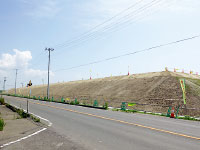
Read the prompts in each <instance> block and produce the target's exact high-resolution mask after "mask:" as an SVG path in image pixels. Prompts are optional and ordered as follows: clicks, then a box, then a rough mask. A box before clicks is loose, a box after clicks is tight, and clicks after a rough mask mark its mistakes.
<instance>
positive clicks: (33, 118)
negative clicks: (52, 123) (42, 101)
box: [30, 115, 40, 122]
mask: <svg viewBox="0 0 200 150" xmlns="http://www.w3.org/2000/svg"><path fill="white" fill-rule="evenodd" d="M30 116H31V119H32V120H33V121H34V122H40V118H37V117H35V116H33V115H30Z"/></svg>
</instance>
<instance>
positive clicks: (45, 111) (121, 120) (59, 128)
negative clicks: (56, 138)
mask: <svg viewBox="0 0 200 150" xmlns="http://www.w3.org/2000/svg"><path fill="white" fill-rule="evenodd" d="M4 97H5V100H6V102H8V103H10V104H14V105H16V106H18V107H21V108H23V109H26V99H21V98H15V97H8V96H4ZM29 111H30V112H32V113H34V114H36V115H39V116H41V117H43V118H46V119H48V120H49V121H51V122H52V123H53V124H52V127H50V128H49V130H53V131H54V132H56V133H57V134H59V135H62V136H63V137H66V138H68V139H70V140H71V141H72V142H73V143H77V145H81V147H84V148H85V149H88V150H122V149H126V150H134V149H136V150H147V149H148V150H151V149H152V150H160V149H162V150H165V149H166V150H179V149H180V150H198V149H200V122H196V121H187V120H176V119H171V118H166V117H160V116H153V115H146V114H137V113H134V114H133V113H122V112H113V111H107V110H98V109H93V108H85V107H80V106H72V105H65V104H59V103H53V102H51V103H49V102H44V101H35V100H29ZM44 149H45V148H44Z"/></svg>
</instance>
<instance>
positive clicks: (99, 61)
mask: <svg viewBox="0 0 200 150" xmlns="http://www.w3.org/2000/svg"><path fill="white" fill-rule="evenodd" d="M199 37H200V34H199V35H196V36H192V37H188V38H184V39H180V40H177V41H173V42H169V43H165V44H160V45H157V46H153V47H150V48H146V49H143V50H139V51H135V52H131V53H126V54H123V55H119V56H114V57H110V58H106V59H103V60H98V61H94V62H91V63H87V64H82V65H78V66H74V67H70V68H66V69H59V70H55V71H54V72H58V71H64V70H71V69H75V68H80V67H84V66H89V65H92V64H97V63H101V62H105V61H109V60H112V59H117V58H120V57H125V56H128V55H134V54H137V53H141V52H145V51H150V50H153V49H157V48H160V47H165V46H168V45H172V44H177V43H181V42H184V41H188V40H192V39H195V38H199Z"/></svg>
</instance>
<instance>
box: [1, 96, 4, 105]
mask: <svg viewBox="0 0 200 150" xmlns="http://www.w3.org/2000/svg"><path fill="white" fill-rule="evenodd" d="M0 105H5V101H4V98H2V97H0Z"/></svg>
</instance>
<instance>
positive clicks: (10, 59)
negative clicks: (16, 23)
mask: <svg viewBox="0 0 200 150" xmlns="http://www.w3.org/2000/svg"><path fill="white" fill-rule="evenodd" d="M13 52H14V54H13V55H12V54H9V53H5V54H2V56H1V58H0V69H16V68H17V69H20V68H26V67H27V66H28V62H29V61H30V60H31V59H32V56H31V52H30V51H19V50H17V49H14V50H13Z"/></svg>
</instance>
